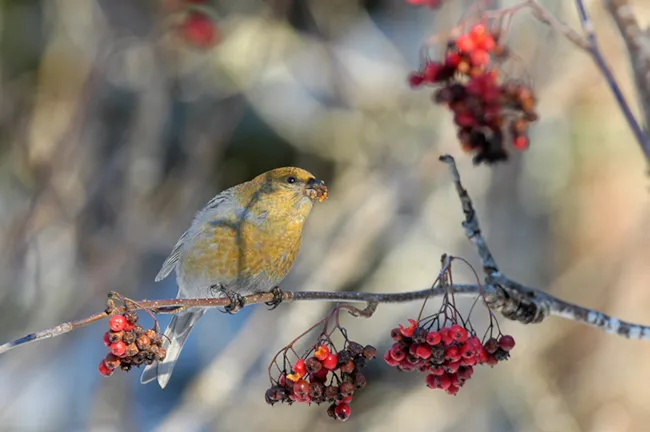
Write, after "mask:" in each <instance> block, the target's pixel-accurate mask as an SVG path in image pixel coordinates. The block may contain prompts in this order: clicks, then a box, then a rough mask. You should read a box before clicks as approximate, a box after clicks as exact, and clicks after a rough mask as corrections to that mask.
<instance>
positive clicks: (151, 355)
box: [99, 311, 167, 377]
mask: <svg viewBox="0 0 650 432" xmlns="http://www.w3.org/2000/svg"><path fill="white" fill-rule="evenodd" d="M108 325H109V327H110V330H109V331H107V332H106V333H105V334H104V345H106V346H107V347H108V348H109V349H110V351H111V352H110V353H109V354H107V355H106V357H105V358H104V359H103V360H102V361H101V363H100V364H99V373H100V374H102V375H103V376H106V377H108V376H111V375H113V372H115V369H117V368H118V367H119V368H120V369H122V370H124V371H127V372H128V371H129V370H131V368H132V367H133V366H136V367H140V365H142V364H143V363H144V364H146V365H149V364H151V363H153V362H154V361H162V360H164V358H165V355H166V354H167V353H166V352H165V349H164V348H163V347H162V337H161V336H160V334H158V333H157V332H156V331H155V330H153V329H149V330H145V329H144V328H143V327H142V326H141V325H140V324H138V314H136V313H135V312H132V311H129V312H126V313H124V314H122V315H113V316H112V317H111V319H110V320H109V324H108Z"/></svg>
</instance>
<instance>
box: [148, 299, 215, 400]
mask: <svg viewBox="0 0 650 432" xmlns="http://www.w3.org/2000/svg"><path fill="white" fill-rule="evenodd" d="M204 313H205V309H195V310H189V311H187V312H181V313H179V314H177V315H174V317H173V318H172V320H171V322H170V323H169V326H168V327H167V330H165V335H164V336H163V348H165V350H166V351H167V355H166V356H165V359H164V360H163V361H162V362H154V363H152V364H150V365H148V366H147V367H145V368H144V371H142V376H141V377H140V382H141V383H142V384H146V383H148V382H151V381H153V380H154V379H155V378H158V384H159V385H160V388H165V386H166V385H167V383H168V382H169V379H170V378H171V376H172V371H173V370H174V366H175V365H176V361H178V356H180V355H181V351H182V349H183V345H185V341H186V340H187V337H188V336H189V335H190V332H191V331H192V327H194V324H196V322H197V321H198V320H199V318H201V316H203V314H204Z"/></svg>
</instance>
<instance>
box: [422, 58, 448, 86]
mask: <svg viewBox="0 0 650 432" xmlns="http://www.w3.org/2000/svg"><path fill="white" fill-rule="evenodd" d="M442 68H443V66H442V65H441V64H440V63H437V62H429V63H427V65H426V66H425V68H424V81H426V82H430V83H434V82H436V81H438V77H439V75H440V74H439V72H440V70H441V69H442Z"/></svg>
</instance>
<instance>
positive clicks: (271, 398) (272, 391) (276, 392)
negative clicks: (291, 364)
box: [264, 385, 288, 405]
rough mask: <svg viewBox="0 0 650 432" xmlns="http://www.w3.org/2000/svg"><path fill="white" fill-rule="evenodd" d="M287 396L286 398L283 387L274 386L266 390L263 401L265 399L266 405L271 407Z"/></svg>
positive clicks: (286, 394)
mask: <svg viewBox="0 0 650 432" xmlns="http://www.w3.org/2000/svg"><path fill="white" fill-rule="evenodd" d="M287 396H288V392H287V389H285V388H284V387H280V386H277V385H274V386H272V387H271V388H269V389H268V390H266V394H265V395H264V399H266V403H267V404H269V405H273V404H274V403H276V402H282V401H283V400H284V399H285V398H286V397H287Z"/></svg>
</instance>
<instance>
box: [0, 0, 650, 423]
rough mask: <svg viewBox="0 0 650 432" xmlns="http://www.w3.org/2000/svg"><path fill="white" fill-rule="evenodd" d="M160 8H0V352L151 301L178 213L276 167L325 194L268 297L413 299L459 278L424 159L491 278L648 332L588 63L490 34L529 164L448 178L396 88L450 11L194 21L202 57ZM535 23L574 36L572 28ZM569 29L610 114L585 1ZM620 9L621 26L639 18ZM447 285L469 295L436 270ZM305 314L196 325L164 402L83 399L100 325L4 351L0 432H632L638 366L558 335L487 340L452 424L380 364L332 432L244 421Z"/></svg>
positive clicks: (366, 338)
mask: <svg viewBox="0 0 650 432" xmlns="http://www.w3.org/2000/svg"><path fill="white" fill-rule="evenodd" d="M175 3H178V1H176V2H174V1H169V0H166V1H163V0H140V1H130V0H3V1H1V2H0V49H1V54H0V95H1V98H0V242H1V244H2V249H1V255H0V256H1V259H0V342H5V341H9V340H11V339H14V338H17V337H20V336H22V335H24V334H25V333H28V332H32V331H36V330H41V329H44V328H48V327H52V326H54V325H56V324H59V323H60V322H63V321H68V320H71V319H78V318H82V317H84V316H87V315H90V314H92V313H95V312H98V311H101V310H102V309H103V308H104V306H105V299H106V297H105V296H106V293H107V292H108V291H110V290H116V291H119V292H120V293H121V294H123V295H125V296H128V297H131V298H135V299H142V298H170V297H173V296H175V294H176V286H175V282H174V278H172V277H170V278H168V279H165V280H164V281H163V282H160V283H153V279H154V276H155V274H156V273H157V271H158V269H159V268H160V265H161V264H162V262H163V260H164V259H165V258H166V256H167V254H168V253H169V251H170V250H171V248H172V247H173V245H174V244H175V242H176V240H177V239H178V237H179V236H180V234H181V233H182V232H183V231H184V229H185V228H186V226H187V225H188V224H189V223H190V221H191V218H192V216H193V214H194V212H195V211H196V210H197V209H199V208H200V207H202V206H203V205H204V204H205V203H206V202H207V201H208V200H209V199H210V198H211V197H212V196H214V195H215V194H216V193H218V192H219V191H221V190H223V189H225V188H227V187H229V186H232V185H234V184H237V183H240V182H242V181H245V180H248V179H250V178H252V177H254V176H255V175H257V174H259V173H261V172H263V171H265V170H268V169H271V168H275V167H278V166H284V165H297V166H300V167H303V168H306V169H308V170H310V171H312V172H313V173H315V174H316V175H317V176H318V177H320V178H323V179H324V180H325V181H326V182H327V184H328V185H329V187H330V198H329V199H328V200H327V201H326V202H325V203H323V204H321V205H318V206H317V207H316V209H315V211H314V212H313V213H312V216H311V218H310V220H309V221H308V223H307V226H306V231H305V235H304V238H303V247H302V251H301V254H300V256H299V259H298V262H297V264H296V266H295V267H294V269H293V271H292V272H291V274H290V276H289V277H288V278H287V279H286V280H285V282H284V283H283V285H282V288H284V289H292V290H332V291H334V290H359V291H369V292H399V291H409V290H414V289H422V288H425V287H427V286H428V285H430V284H431V282H432V281H433V280H434V279H435V276H436V274H437V272H438V270H439V262H440V261H439V259H440V255H441V254H442V253H449V254H453V255H460V256H463V257H465V258H467V259H468V260H469V261H470V262H472V263H474V264H477V263H478V260H477V257H476V255H475V254H474V251H473V250H472V249H471V247H470V246H469V244H468V242H467V240H466V238H465V237H464V233H463V230H462V228H461V225H460V223H461V218H462V212H461V209H460V205H459V202H458V200H457V197H456V195H455V192H454V190H453V187H452V184H451V182H450V178H449V176H448V173H447V170H446V168H445V167H444V166H443V165H442V164H440V163H439V162H438V161H437V158H438V156H439V155H440V154H441V153H451V154H452V155H454V156H456V158H457V161H458V165H459V169H460V170H461V174H462V176H463V180H464V182H465V186H466V187H467V188H468V190H469V192H470V194H471V196H472V197H473V198H474V202H475V205H476V206H477V209H478V211H479V216H480V219H481V223H482V225H483V227H484V229H485V233H486V236H487V239H488V241H489V243H490V246H491V248H492V251H493V253H494V254H495V256H496V258H497V260H498V262H499V263H500V265H501V269H502V270H503V271H504V272H505V273H507V274H508V275H509V276H511V277H512V278H513V279H516V280H519V281H520V282H522V283H525V284H528V285H531V286H536V287H540V288H543V289H545V290H548V291H550V292H552V293H553V294H555V295H557V296H560V297H562V298H563V299H566V300H569V301H573V302H576V303H580V304H581V305H584V306H588V307H593V308H597V309H599V310H601V311H603V312H606V313H610V314H613V315H616V316H618V317H620V318H622V319H627V320H631V321H637V322H642V323H646V324H648V323H650V290H649V289H648V286H650V266H648V265H647V263H648V262H650V248H649V247H648V245H649V244H650V230H648V229H647V226H648V223H649V222H650V219H649V216H650V215H649V212H648V210H649V206H648V182H647V178H646V177H645V175H646V171H645V170H646V168H647V164H646V163H645V161H644V159H643V157H642V154H641V152H640V151H639V149H638V148H637V144H636V143H635V142H634V140H633V138H632V135H631V134H630V132H629V131H628V129H627V127H626V124H625V123H624V121H623V118H622V116H621V114H620V112H619V111H618V110H617V108H616V106H615V103H614V100H613V97H612V96H611V94H610V92H609V90H608V88H607V87H606V86H605V84H604V82H603V79H602V77H601V76H600V75H599V74H598V72H597V71H596V69H595V67H594V66H593V64H592V61H591V59H590V58H589V57H588V56H587V55H586V54H585V53H583V52H581V51H579V50H577V49H576V48H575V47H574V46H573V45H571V44H570V43H569V42H567V41H566V40H565V39H564V38H563V37H562V36H561V35H558V34H556V33H554V32H553V31H552V30H550V29H549V28H548V27H545V26H544V25H542V24H539V23H538V22H537V21H535V19H534V18H533V17H532V16H531V15H530V14H529V13H527V12H523V13H521V14H519V15H517V16H516V18H515V19H514V21H513V23H512V26H511V28H510V30H511V31H510V37H509V45H510V46H511V48H512V49H513V51H514V53H516V54H517V55H518V57H519V58H520V59H519V61H518V63H517V65H518V66H517V68H515V69H514V72H513V73H514V74H519V75H518V77H520V78H521V79H524V80H526V81H527V82H528V83H530V84H532V85H533V86H534V88H535V90H536V92H537V94H538V96H539V101H538V112H539V114H540V118H541V119H540V121H539V122H538V123H536V124H535V125H533V127H532V129H531V141H532V146H531V148H530V150H529V151H527V152H525V153H512V157H511V160H510V161H509V163H507V164H501V165H497V166H494V167H485V166H481V167H474V166H472V163H471V157H470V156H469V155H465V154H463V152H462V151H461V149H460V147H459V145H458V142H457V140H456V138H455V129H454V126H453V122H452V117H451V115H450V114H449V112H448V111H446V110H445V109H443V108H440V107H437V106H434V105H433V104H432V102H431V100H430V92H429V91H428V90H419V91H414V90H412V89H410V88H409V87H408V85H407V82H406V76H407V74H408V73H409V72H410V71H412V70H414V69H416V68H417V67H418V65H419V50H420V47H421V46H422V44H423V42H424V41H425V40H427V39H429V38H430V37H431V36H432V35H433V34H435V33H438V32H444V31H448V30H449V29H451V27H453V26H454V25H455V24H456V23H457V22H458V21H459V19H460V18H461V16H462V15H463V14H464V13H465V12H466V11H467V10H468V8H469V6H470V4H472V3H473V2H471V1H464V0H453V1H448V2H447V3H449V4H448V5H447V6H445V7H444V8H443V9H441V10H439V11H435V12H432V11H430V10H429V9H426V8H414V7H412V6H410V5H408V4H406V3H405V1H403V0H374V1H372V0H368V1H350V0H330V1H324V0H311V1H302V0H269V1H266V2H263V1H260V0H254V1H253V0H239V1H237V2H234V1H225V0H221V1H213V2H210V3H209V4H208V6H209V7H210V8H211V11H212V12H213V13H216V14H217V15H215V20H216V21H215V24H214V28H212V29H211V30H210V29H208V35H209V36H210V37H209V38H208V39H210V38H211V39H214V42H216V43H214V44H213V45H211V46H210V47H203V48H200V47H195V46H190V45H189V44H188V43H187V41H184V40H183V39H182V38H180V37H179V35H178V32H177V31H176V32H175V31H172V30H170V28H171V27H170V26H171V23H172V22H173V19H172V18H171V15H170V11H173V10H174V8H175V7H177V6H178V5H177V4H175ZM493 3H498V2H493ZM513 3H514V2H501V3H500V6H507V5H508V4H513ZM542 3H544V4H545V5H546V6H547V7H548V8H549V10H551V11H552V12H553V13H554V14H555V15H556V16H557V17H559V18H561V19H563V20H565V21H566V22H568V23H569V24H570V25H572V26H573V27H574V28H576V29H577V28H579V23H578V22H577V19H576V15H575V11H574V9H573V4H572V2H568V1H560V0H546V1H543V2H542ZM588 4H589V6H590V7H591V10H592V14H593V18H594V20H595V23H596V26H597V29H598V32H599V35H600V39H601V42H602V44H603V49H604V51H605V54H606V56H607V58H608V59H609V61H610V63H611V65H612V66H613V69H614V71H615V73H616V75H617V77H618V79H619V80H620V82H621V84H622V85H623V88H624V90H625V92H626V94H627V95H629V96H630V98H631V100H632V101H633V102H634V103H635V104H636V100H635V99H634V89H633V88H632V86H631V80H630V73H629V63H628V59H627V58H626V57H625V54H624V53H623V51H622V43H621V42H620V40H619V38H618V36H617V34H616V33H615V31H614V28H613V25H612V23H611V22H610V21H609V19H608V17H607V16H606V15H605V13H604V11H603V10H602V8H601V6H600V2H597V1H594V2H588ZM633 4H634V6H635V9H636V12H637V13H638V15H639V18H640V20H641V21H642V23H645V25H647V24H648V18H650V5H649V4H648V3H647V2H644V1H641V0H638V1H636V2H633ZM210 31H212V33H210ZM436 54H437V53H436V51H435V50H433V51H432V55H436ZM635 106H636V105H635ZM479 268H480V267H479ZM455 280H456V281H457V282H471V281H472V278H471V277H470V274H469V272H467V271H465V270H462V269H459V273H457V274H456V279H455ZM469 301H470V300H468V302H469ZM468 302H466V303H464V305H465V306H467V304H469V303H468ZM330 306H331V305H328V304H320V303H301V304H291V305H289V304H285V305H281V306H280V308H279V309H278V310H276V311H274V312H268V311H267V310H266V308H265V307H250V308H246V309H245V310H244V311H242V312H241V313H239V314H237V315H235V316H227V315H224V314H221V313H219V312H217V311H212V312H211V313H209V314H207V315H206V316H205V317H204V318H203V319H202V320H201V322H200V324H199V325H198V326H197V328H196V329H195V331H194V332H193V334H192V336H191V337H190V339H189V342H188V345H187V346H186V349H185V350H184V352H183V354H182V356H181V359H180V361H179V363H178V365H177V367H176V369H175V372H174V375H173V377H172V380H171V382H170V384H169V385H168V386H167V388H166V389H165V390H164V391H163V390H161V389H160V388H158V387H157V386H156V385H155V384H152V385H147V386H143V385H140V383H139V371H138V370H135V371H132V372H131V373H128V374H125V373H122V372H118V373H116V374H115V375H114V376H113V377H112V378H110V379H104V378H102V377H101V376H100V375H99V373H98V372H97V365H98V363H99V361H100V360H101V359H102V358H103V356H104V355H105V353H106V349H105V347H104V346H103V344H102V335H103V333H104V331H105V330H106V329H107V323H106V322H101V323H98V324H95V325H92V326H89V327H86V328H83V329H81V330H78V331H75V332H73V333H70V334H68V335H65V336H62V337H59V338H56V339H51V340H47V341H44V342H40V343H37V344H33V345H29V346H27V347H24V348H21V349H16V350H14V351H11V352H9V353H7V354H4V355H3V356H1V357H0V430H2V431H46V430H47V431H149V430H160V431H240V430H244V431H246V430H256V431H294V430H295V431H303V430H304V431H307V430H308V431H321V430H330V429H331V430H334V428H336V430H339V431H352V430H368V431H396V430H399V431H401V430H405V431H410V432H416V431H566V432H571V431H598V432H603V431H645V430H647V425H648V424H650V409H648V407H649V406H650V386H648V385H647V383H648V382H650V364H649V363H648V361H647V359H648V358H650V357H649V356H650V343H648V342H640V341H628V340H624V339H622V338H617V337H614V336H608V335H606V334H604V333H603V332H599V331H597V330H595V329H592V328H588V327H586V326H583V325H580V324H576V323H572V322H567V321H564V320H560V319H557V318H549V319H548V320H547V321H546V322H544V323H542V324H538V325H531V326H523V325H520V324H517V323H512V322H505V320H501V323H502V326H503V329H504V332H508V333H510V334H513V335H514V336H515V338H516V340H517V347H516V348H515V350H514V351H513V356H512V358H511V359H510V360H509V361H508V362H507V363H505V364H500V365H498V366H497V367H495V368H494V369H489V368H479V370H478V371H477V373H476V374H475V375H474V377H473V379H472V380H471V381H470V382H468V383H467V385H466V386H465V387H463V389H462V390H461V391H460V393H459V394H458V396H456V397H451V396H448V395H446V394H444V393H443V392H441V391H432V390H429V389H428V388H426V386H425V385H424V377H423V376H420V375H419V374H403V373H397V372H396V371H395V370H393V369H391V368H389V367H388V366H387V365H385V364H383V360H381V359H378V360H376V361H373V362H371V363H370V365H369V366H368V368H367V369H366V372H367V376H368V383H369V385H368V387H367V388H366V389H364V390H363V391H361V392H360V393H359V394H358V395H356V396H355V400H354V402H353V403H352V411H353V412H352V417H351V418H350V420H349V421H348V422H347V423H337V422H335V421H334V420H332V419H330V418H328V417H327V415H326V412H325V411H326V405H321V406H320V407H316V406H312V407H309V406H304V405H300V406H295V405H294V406H291V407H289V406H286V405H283V406H280V405H276V406H274V407H270V406H268V405H266V403H265V401H264V392H265V390H266V388H267V387H268V385H269V384H268V379H267V376H266V366H267V365H268V362H269V361H270V360H271V358H272V356H273V354H274V353H275V352H276V351H277V350H279V349H280V348H281V347H283V346H284V345H285V344H286V343H288V342H289V341H290V340H291V339H293V338H294V337H295V336H297V335H298V334H300V333H301V332H302V331H303V330H304V329H306V328H307V327H308V326H310V325H311V324H312V323H313V322H315V321H317V320H318V319H320V318H321V317H322V316H323V315H324V314H325V313H326V311H327V310H328V308H329V307H330ZM436 306H437V304H436V302H432V303H430V306H429V307H430V308H432V309H431V310H433V309H435V308H436ZM419 308H420V304H408V305H386V306H380V307H379V309H378V311H377V313H376V314H375V316H374V317H373V318H372V319H371V320H364V319H360V318H359V319H353V318H351V317H349V318H344V319H345V321H344V323H345V324H346V326H347V328H348V331H349V334H350V337H351V338H352V339H354V340H357V341H359V342H361V343H364V344H373V345H375V346H377V347H378V349H379V351H380V353H383V352H384V350H385V349H386V348H387V347H388V346H390V344H391V340H390V338H389V336H388V333H389V331H390V329H391V328H393V327H395V326H396V325H397V324H398V323H400V322H402V323H405V322H406V319H407V318H411V317H414V316H416V315H417V313H418V311H419ZM160 320H161V324H162V325H163V326H165V325H166V324H167V322H168V320H169V317H167V316H162V317H161V319H160Z"/></svg>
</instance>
